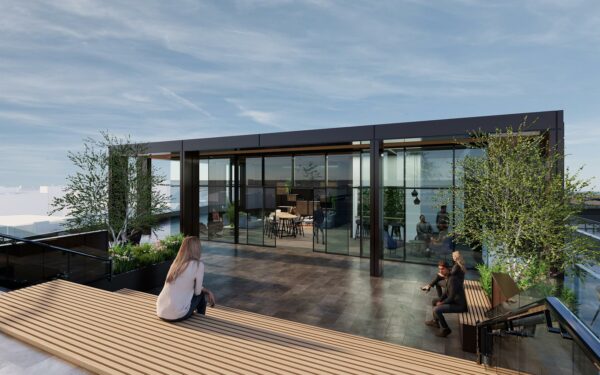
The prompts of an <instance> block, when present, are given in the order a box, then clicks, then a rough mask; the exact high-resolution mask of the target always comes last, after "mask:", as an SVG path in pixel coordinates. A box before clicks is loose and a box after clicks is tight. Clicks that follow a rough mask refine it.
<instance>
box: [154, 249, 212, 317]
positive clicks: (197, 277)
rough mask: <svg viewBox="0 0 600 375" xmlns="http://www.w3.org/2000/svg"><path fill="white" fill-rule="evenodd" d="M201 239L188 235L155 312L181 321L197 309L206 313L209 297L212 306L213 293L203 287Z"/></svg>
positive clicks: (174, 262)
mask: <svg viewBox="0 0 600 375" xmlns="http://www.w3.org/2000/svg"><path fill="white" fill-rule="evenodd" d="M201 254H202V251H201V248H200V239H199V238H198V237H186V238H184V239H183V243H182V244H181V247H180V248H179V252H178V253H177V257H175V260H174V261H173V264H171V268H169V273H168V274H167V280H166V281H165V285H164V287H163V289H162V291H161V292H160V294H159V295H158V299H157V300H156V315H158V317H159V318H161V319H163V320H166V321H169V322H179V321H182V320H185V319H187V318H189V317H190V316H192V314H193V312H194V310H196V311H197V313H198V314H202V315H204V314H205V312H206V299H207V298H208V303H209V304H210V306H211V307H214V305H215V297H214V295H213V294H212V292H211V291H210V290H208V289H206V288H203V287H202V281H203V279H204V263H203V262H202V261H201V260H200V256H201Z"/></svg>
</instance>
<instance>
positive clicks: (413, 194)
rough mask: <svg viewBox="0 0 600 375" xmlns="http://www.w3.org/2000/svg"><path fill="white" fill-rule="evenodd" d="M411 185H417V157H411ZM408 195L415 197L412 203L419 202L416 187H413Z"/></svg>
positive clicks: (417, 203) (416, 203)
mask: <svg viewBox="0 0 600 375" xmlns="http://www.w3.org/2000/svg"><path fill="white" fill-rule="evenodd" d="M413 159H414V160H413V186H416V185H417V159H416V157H415V158H413ZM410 195H412V196H413V197H415V200H414V201H413V203H414V204H415V205H419V204H420V203H421V200H420V199H419V192H418V191H417V189H416V188H414V189H413V191H412V193H410Z"/></svg>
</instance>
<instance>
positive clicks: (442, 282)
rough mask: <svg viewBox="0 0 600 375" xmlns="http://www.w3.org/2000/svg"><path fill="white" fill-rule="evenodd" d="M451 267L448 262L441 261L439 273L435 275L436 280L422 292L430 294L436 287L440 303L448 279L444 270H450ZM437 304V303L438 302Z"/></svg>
mask: <svg viewBox="0 0 600 375" xmlns="http://www.w3.org/2000/svg"><path fill="white" fill-rule="evenodd" d="M449 269H450V266H449V265H448V263H446V261H444V260H440V261H439V262H438V273H437V274H436V275H435V277H434V279H433V280H431V282H430V283H429V284H427V285H424V286H422V287H421V290H423V291H425V292H429V291H430V290H431V288H432V287H434V286H435V291H436V292H437V298H438V301H439V300H440V299H441V298H442V294H443V293H442V288H445V287H446V282H447V280H448V278H447V277H446V276H444V274H445V272H444V270H449ZM436 302H437V301H436Z"/></svg>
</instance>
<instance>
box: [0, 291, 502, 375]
mask: <svg viewBox="0 0 600 375" xmlns="http://www.w3.org/2000/svg"><path fill="white" fill-rule="evenodd" d="M155 299H156V296H152V295H148V294H144V293H139V292H133V291H127V290H123V291H121V292H120V293H112V292H107V291H103V290H99V289H95V288H91V287H87V286H82V285H79V284H74V283H70V282H67V281H60V280H57V281H52V282H48V283H44V284H39V285H36V286H32V287H29V288H25V289H21V290H18V291H14V292H9V293H5V294H2V295H0V331H1V332H3V333H5V334H8V335H11V336H14V337H15V338H17V339H20V340H22V341H24V342H26V343H29V344H30V345H33V346H35V347H37V348H39V349H42V350H45V351H47V352H49V353H51V354H53V355H56V356H57V357H60V358H63V359H65V360H67V361H70V362H72V363H74V364H76V365H78V366H81V367H83V368H85V369H87V370H90V371H92V372H96V373H100V374H203V373H205V374H361V375H362V374H461V375H463V374H464V375H466V374H490V373H512V372H510V371H507V370H502V369H486V368H484V367H483V366H480V365H477V364H476V363H474V362H470V361H466V360H461V359H457V358H454V357H448V356H444V355H440V354H435V353H430V352H426V351H422V350H417V349H412V348H408V347H403V346H399V345H394V344H389V343H385V342H380V341H376V340H371V339H367V338H363V337H358V336H353V335H349V334H344V333H340V332H336V331H332V330H327V329H323V328H318V327H313V326H309V325H305V324H300V323H295V322H290V321H286V320H282V319H277V318H272V317H267V316H262V315H258V314H254V313H249V312H246V311H240V310H236V309H232V308H227V307H223V306H219V307H216V308H214V309H211V308H209V309H208V311H207V316H205V317H199V316H194V317H192V318H191V319H189V320H187V321H185V322H180V323H166V322H163V321H161V320H160V319H158V318H157V317H156V315H155Z"/></svg>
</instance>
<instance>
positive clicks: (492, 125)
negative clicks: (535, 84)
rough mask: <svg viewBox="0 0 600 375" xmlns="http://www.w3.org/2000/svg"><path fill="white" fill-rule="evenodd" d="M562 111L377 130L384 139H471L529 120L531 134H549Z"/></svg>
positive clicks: (378, 128) (435, 122)
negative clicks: (472, 135) (472, 133)
mask: <svg viewBox="0 0 600 375" xmlns="http://www.w3.org/2000/svg"><path fill="white" fill-rule="evenodd" d="M557 112H561V113H562V111H549V112H532V113H515V114H509V115H497V116H481V117H466V118H457V119H449V120H432V121H417V122H404V123H398V124H384V125H377V126H375V137H376V138H380V139H399V138H427V137H445V136H447V137H452V136H464V135H468V133H469V132H470V131H473V130H479V129H481V130H483V131H486V132H493V131H495V130H496V129H497V128H506V127H507V126H509V125H512V126H513V127H516V126H518V125H519V124H520V123H521V122H522V121H523V119H524V117H525V116H527V123H528V124H531V123H532V122H533V121H534V120H535V119H538V120H537V122H536V123H535V124H534V125H532V126H530V127H528V130H546V129H554V128H555V127H556V114H557Z"/></svg>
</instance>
